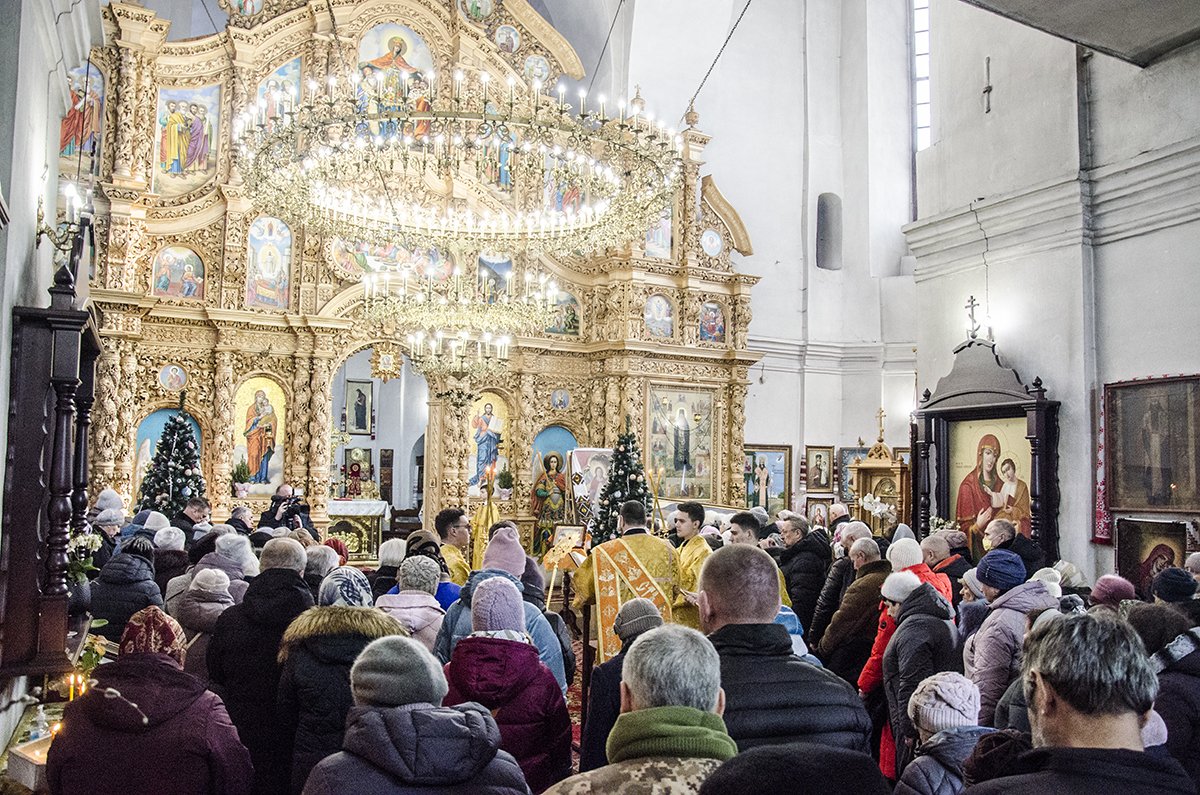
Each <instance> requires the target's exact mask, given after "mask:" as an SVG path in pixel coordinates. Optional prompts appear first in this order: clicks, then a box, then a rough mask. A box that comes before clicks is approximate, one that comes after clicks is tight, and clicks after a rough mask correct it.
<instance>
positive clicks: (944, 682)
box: [896, 671, 994, 795]
mask: <svg viewBox="0 0 1200 795" xmlns="http://www.w3.org/2000/svg"><path fill="white" fill-rule="evenodd" d="M978 715H979V688H977V687H976V686H975V683H974V682H972V681H971V680H970V679H968V678H966V677H965V676H963V675H962V674H959V673H954V672H953V671H943V672H942V673H937V674H934V675H933V676H930V677H928V678H927V679H925V680H924V681H922V682H921V684H919V685H917V689H916V690H915V691H913V694H912V697H910V698H909V700H908V717H909V720H910V721H912V725H913V726H914V727H915V728H916V730H917V735H918V737H919V739H920V743H921V744H920V745H919V746H917V758H916V759H914V760H913V761H912V762H910V763H909V765H908V766H907V767H906V768H904V773H903V774H902V775H901V776H900V780H899V781H897V782H896V795H958V793H960V792H962V791H963V788H964V787H965V786H966V784H965V779H966V773H965V772H964V771H963V765H964V763H965V762H966V761H967V757H969V756H970V755H971V752H972V751H973V750H974V749H975V745H976V744H977V743H978V742H979V738H981V737H983V736H984V735H986V734H991V733H992V732H993V731H994V730H993V729H989V728H987V727H986V726H979V725H977V716H978Z"/></svg>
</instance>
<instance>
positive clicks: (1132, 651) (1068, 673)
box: [966, 614, 1195, 795]
mask: <svg viewBox="0 0 1200 795" xmlns="http://www.w3.org/2000/svg"><path fill="white" fill-rule="evenodd" d="M1021 680H1022V681H1023V682H1024V683H1025V684H1024V687H1025V696H1026V700H1027V702H1028V704H1029V723H1030V727H1031V728H1032V729H1033V746H1034V747H1033V750H1032V751H1027V752H1025V753H1023V754H1021V755H1020V756H1019V757H1017V759H1016V761H1015V762H1014V763H1012V764H1009V765H1007V766H1006V767H1005V774H1004V775H1003V776H1002V777H1001V778H994V779H991V780H989V781H984V782H982V783H978V784H976V785H975V786H973V787H970V788H968V789H967V790H966V791H967V792H969V793H980V795H990V793H1004V794H1005V795H1012V794H1013V793H1015V794H1016V795H1023V794H1024V793H1031V794H1032V793H1039V795H1040V793H1043V792H1069V793H1073V792H1113V793H1118V792H1119V793H1121V795H1126V794H1127V793H1131V794H1132V795H1140V793H1156V795H1157V793H1169V792H1179V793H1183V792H1194V791H1195V784H1193V783H1192V780H1191V779H1190V778H1189V777H1188V775H1187V773H1186V772H1185V771H1184V769H1183V767H1182V766H1181V765H1180V764H1179V763H1178V762H1177V761H1175V760H1174V759H1173V758H1171V757H1169V756H1165V755H1158V754H1149V753H1146V752H1145V750H1144V747H1143V745H1142V733H1141V728H1142V724H1144V723H1145V722H1146V716H1147V715H1148V713H1149V712H1150V708H1151V707H1152V706H1154V697H1155V693H1156V692H1157V691H1158V680H1157V678H1156V676H1155V669H1154V667H1153V665H1152V663H1151V660H1150V658H1148V657H1147V656H1146V653H1145V649H1144V648H1143V647H1142V644H1141V642H1140V641H1139V640H1138V637H1137V634H1136V633H1135V632H1134V630H1133V628H1132V627H1130V626H1129V624H1127V623H1125V622H1123V621H1116V620H1114V619H1111V618H1107V617H1105V616H1095V615H1087V614H1084V615H1069V616H1063V617H1062V618H1059V619H1056V620H1054V621H1050V622H1048V623H1046V624H1044V625H1043V626H1040V627H1038V628H1037V629H1035V630H1033V631H1032V632H1031V633H1030V634H1029V636H1028V637H1027V638H1026V639H1025V658H1024V660H1023V662H1022V672H1021Z"/></svg>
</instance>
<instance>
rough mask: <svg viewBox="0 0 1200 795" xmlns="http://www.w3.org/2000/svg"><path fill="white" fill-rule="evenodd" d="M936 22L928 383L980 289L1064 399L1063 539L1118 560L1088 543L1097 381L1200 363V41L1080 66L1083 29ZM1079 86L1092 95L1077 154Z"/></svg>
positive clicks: (926, 207)
mask: <svg viewBox="0 0 1200 795" xmlns="http://www.w3.org/2000/svg"><path fill="white" fill-rule="evenodd" d="M932 25H933V31H934V33H933V35H934V41H933V53H934V66H933V70H934V71H933V76H932V87H933V92H934V132H933V137H934V144H933V146H932V147H931V148H930V149H929V150H926V151H925V152H922V153H921V154H920V156H919V157H918V186H919V194H920V205H919V209H920V214H921V218H920V219H919V221H918V222H917V223H916V224H914V225H912V226H911V227H909V229H908V232H909V242H910V244H911V245H912V247H913V249H914V253H916V254H917V255H918V257H919V259H918V262H917V265H916V294H917V295H916V297H917V311H918V317H919V318H920V320H919V326H918V333H917V341H918V349H919V352H918V367H919V371H920V374H921V377H920V387H921V389H925V388H929V389H933V388H935V386H936V382H937V379H938V378H939V377H940V376H942V375H944V374H945V373H946V372H947V371H948V370H949V368H950V366H951V363H952V358H953V357H952V350H953V348H954V346H955V345H956V344H957V343H958V342H959V341H961V340H962V339H963V337H964V326H965V319H966V315H965V310H964V309H963V308H962V305H963V304H964V303H965V301H966V298H967V296H968V295H969V294H974V295H975V296H976V297H977V298H978V299H979V300H980V301H981V302H983V303H984V304H985V306H986V311H987V312H988V313H989V314H990V317H991V320H992V326H993V328H994V331H995V336H996V340H997V346H998V350H999V351H1000V353H1001V357H1002V358H1003V360H1004V361H1005V362H1006V363H1007V364H1008V365H1009V366H1012V367H1014V368H1015V369H1017V371H1018V372H1019V373H1020V374H1021V376H1022V378H1023V379H1024V380H1025V381H1026V382H1027V383H1028V382H1030V381H1032V379H1033V378H1034V377H1035V376H1041V378H1042V379H1043V381H1044V382H1045V384H1046V386H1047V388H1048V390H1049V395H1050V397H1052V398H1054V399H1057V400H1060V401H1062V408H1061V412H1060V428H1061V438H1060V442H1059V451H1058V452H1059V461H1060V464H1059V485H1060V489H1061V492H1062V499H1061V504H1060V511H1059V528H1060V547H1061V552H1062V555H1063V557H1064V558H1067V559H1069V560H1072V561H1074V562H1076V563H1078V564H1080V565H1081V566H1083V567H1084V568H1085V571H1089V573H1090V574H1093V575H1095V574H1099V573H1103V572H1104V571H1111V570H1112V549H1111V548H1110V547H1105V546H1099V545H1094V544H1091V543H1090V538H1091V533H1092V528H1093V521H1094V518H1093V514H1094V509H1095V496H1094V495H1095V486H1096V484H1095V475H1094V471H1093V470H1094V466H1093V462H1094V460H1095V455H1096V445H1097V439H1096V425H1097V418H1096V410H1097V407H1098V405H1099V400H1100V396H1101V394H1102V390H1103V385H1104V384H1105V383H1109V382H1113V381H1119V380H1126V379H1129V378H1135V377H1145V376H1151V375H1162V374H1167V373H1180V372H1197V371H1200V354H1196V353H1195V351H1194V350H1193V349H1192V346H1189V345H1187V344H1178V343H1177V342H1176V341H1177V340H1187V339H1190V338H1192V337H1193V336H1194V329H1195V328H1196V326H1197V324H1198V323H1200V306H1198V305H1197V302H1196V301H1195V299H1194V296H1195V295H1196V294H1197V292H1198V291H1200V272H1198V271H1197V269H1196V268H1195V255H1194V252H1195V251H1196V250H1197V248H1200V213H1198V212H1197V209H1196V208H1197V206H1198V204H1197V200H1198V199H1200V187H1198V183H1197V180H1196V175H1197V174H1198V173H1200V138H1197V137H1196V130H1197V129H1198V128H1200V102H1197V98H1198V96H1200V54H1198V52H1197V49H1196V48H1190V49H1189V50H1187V51H1184V52H1180V53H1177V54H1175V55H1172V56H1170V57H1168V58H1166V59H1164V60H1163V61H1161V62H1160V63H1157V64H1154V65H1152V66H1151V67H1149V68H1147V69H1138V68H1136V67H1132V66H1130V65H1128V64H1124V63H1121V62H1118V61H1116V60H1115V59H1111V58H1109V57H1107V56H1102V55H1093V56H1092V57H1090V58H1088V59H1085V61H1084V62H1083V67H1082V68H1083V70H1084V72H1083V73H1082V75H1078V73H1077V63H1076V48H1075V47H1074V45H1071V44H1069V43H1066V42H1062V41H1059V40H1056V39H1053V38H1052V37H1049V36H1046V35H1045V34H1041V33H1039V32H1037V31H1033V30H1030V29H1027V28H1024V27H1022V26H1020V25H1018V24H1016V23H1013V22H1010V21H1007V20H1004V19H1001V18H999V17H996V16H994V15H991V14H988V13H986V12H982V11H979V10H977V9H973V8H970V7H969V6H967V5H966V4H963V3H959V2H947V1H945V0H934V7H933V16H932ZM988 55H991V57H992V73H991V78H992V84H993V87H994V88H993V92H992V112H991V113H986V114H985V113H983V108H982V105H981V95H980V93H979V91H980V88H981V85H982V83H981V81H980V80H979V79H978V78H979V76H981V75H982V63H983V58H984V57H986V56H988ZM972 64H979V68H978V69H975V68H973V67H972V66H971V65H972ZM1080 78H1082V79H1080ZM977 83H978V85H977ZM1077 92H1078V95H1079V96H1083V97H1085V98H1088V99H1089V100H1090V102H1089V104H1088V105H1087V106H1086V111H1087V113H1085V114H1083V116H1084V118H1085V119H1088V121H1089V127H1088V128H1087V130H1086V131H1085V133H1086V134H1085V135H1084V136H1083V141H1084V146H1085V147H1090V149H1088V148H1085V149H1084V150H1083V152H1082V153H1081V152H1080V136H1079V134H1078V132H1077V129H1078V123H1077V121H1078V119H1079V117H1080V115H1081V114H1080V113H1079V109H1078V103H1077V99H1076V98H1077ZM1089 156H1090V158H1091V161H1090V164H1089V160H1088V158H1089ZM1089 165H1091V166H1092V168H1091V170H1090V171H1088V170H1087V168H1088V166H1089ZM1081 168H1083V169H1085V174H1086V176H1087V177H1089V181H1088V182H1087V183H1080V182H1078V181H1077V180H1076V175H1077V174H1078V172H1079V171H1080V169H1081ZM980 197H985V198H984V200H983V201H982V202H980V201H976V200H977V199H979V198H980ZM972 202H973V203H974V204H973V205H972V204H971V203H972ZM985 251H986V258H987V262H988V263H989V267H988V268H987V270H986V275H985V269H984V268H983V257H984V256H985V254H984V252H985Z"/></svg>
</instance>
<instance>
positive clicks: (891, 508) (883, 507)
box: [860, 494, 896, 524]
mask: <svg viewBox="0 0 1200 795" xmlns="http://www.w3.org/2000/svg"><path fill="white" fill-rule="evenodd" d="M860 504H861V505H862V507H863V509H864V510H866V511H869V512H870V514H871V515H872V516H874V517H875V518H876V519H882V520H883V521H885V522H887V523H889V524H890V523H892V522H894V521H896V506H895V505H894V504H893V503H890V502H884V501H883V500H881V499H879V498H878V497H876V496H875V495H874V494H866V495H864V496H863V498H862V502H861V503H860Z"/></svg>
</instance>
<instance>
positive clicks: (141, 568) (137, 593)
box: [91, 536, 163, 641]
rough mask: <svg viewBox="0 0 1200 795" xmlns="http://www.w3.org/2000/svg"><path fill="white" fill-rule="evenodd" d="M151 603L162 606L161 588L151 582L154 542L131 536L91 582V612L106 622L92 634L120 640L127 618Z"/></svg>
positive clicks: (152, 579)
mask: <svg viewBox="0 0 1200 795" xmlns="http://www.w3.org/2000/svg"><path fill="white" fill-rule="evenodd" d="M151 605H153V606H155V607H162V605H163V598H162V591H160V590H158V585H157V584H156V583H155V582H154V544H152V543H150V540H149V539H147V538H143V537H141V536H135V537H133V538H130V539H127V540H126V541H125V543H124V544H123V545H122V548H121V551H120V552H118V553H117V554H116V555H113V557H112V560H110V561H109V562H108V563H106V564H104V568H103V569H101V570H100V576H98V577H97V578H96V580H95V581H94V582H93V583H92V607H91V610H92V615H93V616H95V617H96V618H102V619H104V620H105V621H107V622H108V623H107V624H106V625H104V626H102V627H97V628H96V634H98V635H103V636H104V637H105V638H107V639H109V640H111V641H117V640H120V638H121V632H122V630H124V629H125V623H126V622H127V621H129V617H130V616H132V615H133V614H134V613H136V612H138V611H139V610H141V609H142V608H144V607H150V606H151Z"/></svg>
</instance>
